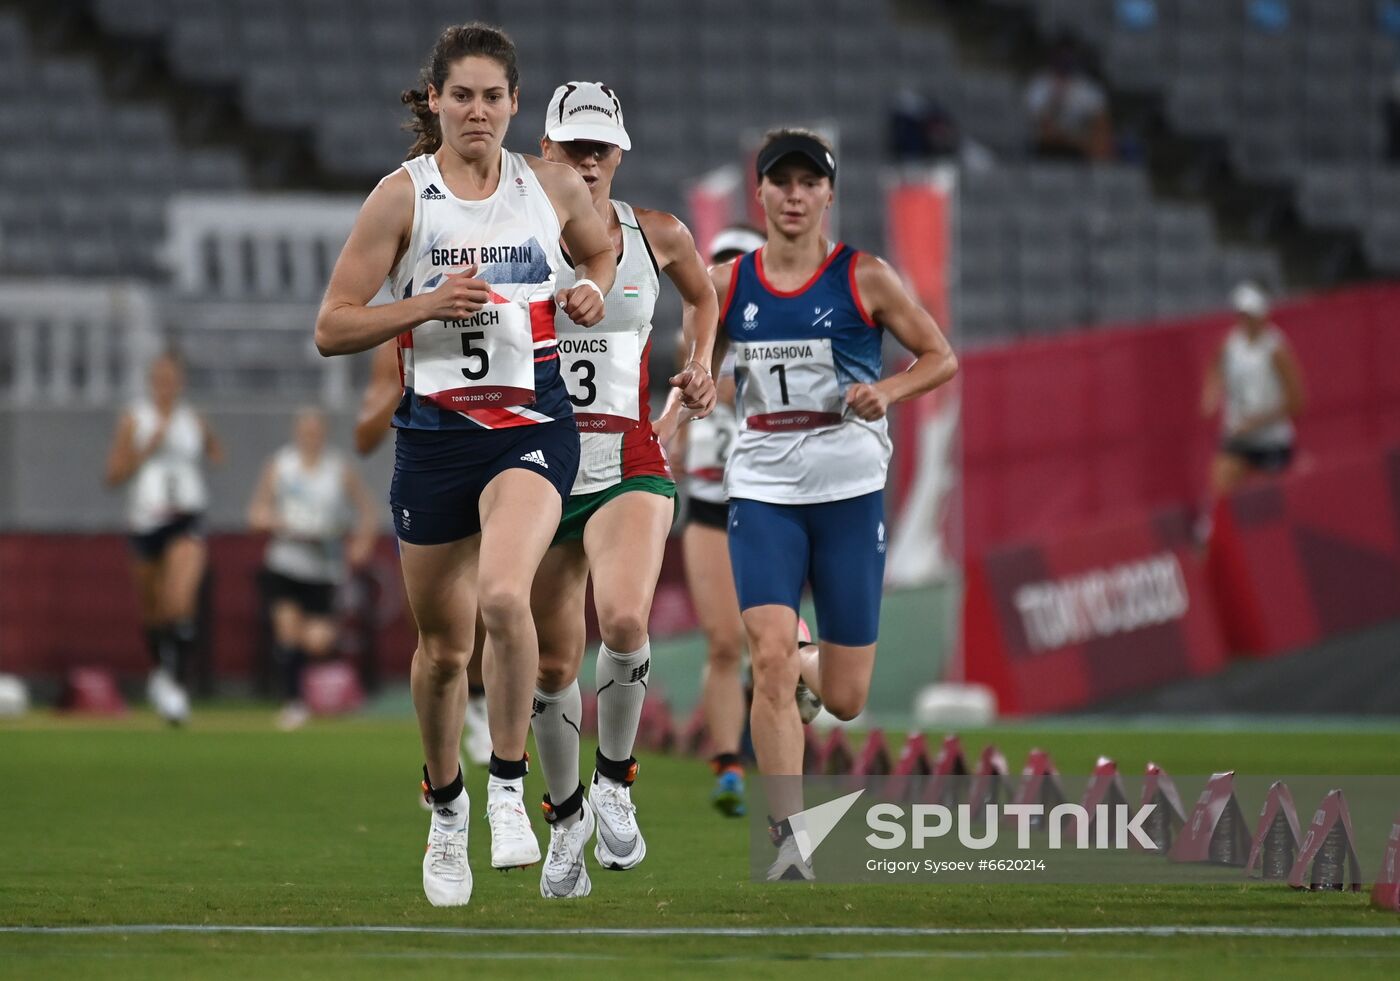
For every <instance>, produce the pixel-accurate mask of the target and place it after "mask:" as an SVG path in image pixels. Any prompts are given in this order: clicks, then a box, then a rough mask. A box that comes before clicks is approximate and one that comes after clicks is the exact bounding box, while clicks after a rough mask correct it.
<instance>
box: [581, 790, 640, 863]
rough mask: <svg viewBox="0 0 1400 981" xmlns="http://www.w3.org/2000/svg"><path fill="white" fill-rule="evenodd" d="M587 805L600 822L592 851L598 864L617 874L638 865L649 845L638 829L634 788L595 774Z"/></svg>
mask: <svg viewBox="0 0 1400 981" xmlns="http://www.w3.org/2000/svg"><path fill="white" fill-rule="evenodd" d="M588 802H589V803H590V804H592V805H593V811H594V813H595V814H596V815H597V818H598V845H597V847H595V848H594V849H593V857H594V858H596V859H597V860H598V864H599V865H601V866H603V868H605V869H612V870H613V871H615V872H622V871H625V870H627V869H630V868H634V867H636V866H637V865H639V864H640V863H641V861H642V859H644V858H646V856H647V843H646V840H645V839H644V838H643V837H642V831H641V829H640V828H638V827H637V805H636V804H633V803H632V787H631V785H630V784H625V783H615V782H614V781H612V780H609V779H608V778H607V777H604V776H601V775H599V774H598V773H596V772H595V773H594V774H593V784H592V786H590V787H589V788H588Z"/></svg>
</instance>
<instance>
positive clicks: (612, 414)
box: [558, 331, 642, 433]
mask: <svg viewBox="0 0 1400 981" xmlns="http://www.w3.org/2000/svg"><path fill="white" fill-rule="evenodd" d="M639 344H640V342H639V340H638V338H637V335H636V333H635V332H634V331H617V332H607V333H597V334H587V333H573V332H570V333H567V334H565V333H561V334H560V335H559V348H558V350H559V367H560V370H561V371H562V372H563V374H564V384H565V385H566V386H568V389H569V401H570V402H572V403H573V404H574V421H575V422H576V423H577V424H578V429H579V432H581V433H625V432H628V431H629V430H632V429H635V428H636V426H637V417H638V416H639V415H640V397H639V393H640V391H641V385H642V352H641V348H640V346H639Z"/></svg>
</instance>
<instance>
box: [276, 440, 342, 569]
mask: <svg viewBox="0 0 1400 981" xmlns="http://www.w3.org/2000/svg"><path fill="white" fill-rule="evenodd" d="M272 473H273V478H272V500H273V509H274V511H275V513H276V515H277V524H278V527H279V529H280V531H279V532H278V534H276V535H274V536H273V537H272V540H271V541H269V542H268V544H267V552H266V554H265V556H264V558H263V562H264V564H266V566H267V567H268V568H269V569H271V570H272V571H273V572H279V573H281V574H282V575H284V576H289V577H291V578H292V579H300V580H303V581H306V582H338V581H339V580H340V579H341V577H342V576H343V575H344V571H345V562H344V538H345V533H346V531H347V529H348V527H349V517H350V508H349V501H348V499H347V495H346V493H345V461H344V460H343V459H341V457H340V456H339V454H336V453H331V452H325V453H322V454H321V459H320V460H318V461H316V465H315V466H314V467H307V466H306V464H305V463H304V462H303V461H302V458H301V454H300V453H298V452H297V449H296V447H295V446H284V447H283V448H282V449H280V450H278V451H277V455H276V456H275V457H274V458H273V463H272Z"/></svg>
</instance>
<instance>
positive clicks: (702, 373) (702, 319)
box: [636, 208, 719, 419]
mask: <svg viewBox="0 0 1400 981" xmlns="http://www.w3.org/2000/svg"><path fill="white" fill-rule="evenodd" d="M636 214H637V221H638V222H639V223H640V224H641V226H642V232H643V234H645V235H646V237H647V242H648V243H650V245H651V248H652V252H654V253H655V255H656V262H657V265H659V266H660V267H661V268H662V270H663V271H664V272H665V273H666V275H667V276H668V277H669V278H670V280H671V282H672V283H674V284H675V287H676V290H677V292H679V293H680V295H681V304H682V315H681V332H682V335H683V336H684V337H685V340H686V347H687V348H688V349H689V357H688V358H687V359H686V364H685V365H684V366H683V367H682V368H681V370H680V371H679V372H678V373H677V374H676V375H674V376H673V377H672V378H671V379H670V383H671V385H672V386H673V387H674V388H676V389H677V390H678V391H679V392H680V393H681V402H682V404H683V405H684V406H685V408H686V409H687V410H689V413H690V416H691V418H695V419H700V418H704V417H705V416H707V415H709V414H710V412H711V411H712V410H713V409H714V407H715V383H714V372H712V371H711V370H710V362H711V360H712V359H713V357H714V348H715V327H716V324H717V322H718V320H719V301H718V300H717V299H716V298H715V288H714V286H713V285H712V284H711V283H710V279H709V276H707V275H706V273H705V263H704V260H702V259H701V258H700V253H698V252H696V251H695V240H694V239H693V238H692V237H691V235H690V229H688V228H686V227H685V223H684V222H682V221H681V220H680V219H679V218H677V217H676V216H675V215H671V214H667V213H666V212H664V211H652V210H651V209H649V208H638V209H636Z"/></svg>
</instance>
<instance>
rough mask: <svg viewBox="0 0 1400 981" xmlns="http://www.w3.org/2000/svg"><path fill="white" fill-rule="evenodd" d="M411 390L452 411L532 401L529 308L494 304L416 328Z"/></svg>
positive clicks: (424, 398)
mask: <svg viewBox="0 0 1400 981" xmlns="http://www.w3.org/2000/svg"><path fill="white" fill-rule="evenodd" d="M413 390H414V393H415V394H417V395H418V396H419V397H420V398H422V399H423V400H425V401H427V402H430V403H432V404H433V405H436V406H437V407H439V408H442V409H452V410H454V411H456V412H465V411H467V410H468V409H483V408H501V407H505V406H510V405H529V404H531V403H532V402H534V401H535V350H534V339H533V337H532V335H531V331H530V315H529V308H528V305H527V304H525V303H524V302H516V303H493V304H489V305H487V306H484V307H482V308H481V309H480V310H478V311H477V312H476V313H474V314H472V315H471V316H469V317H465V318H463V319H462V320H430V321H428V322H427V323H426V324H423V325H422V326H420V327H418V328H417V329H415V330H414V331H413Z"/></svg>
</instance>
